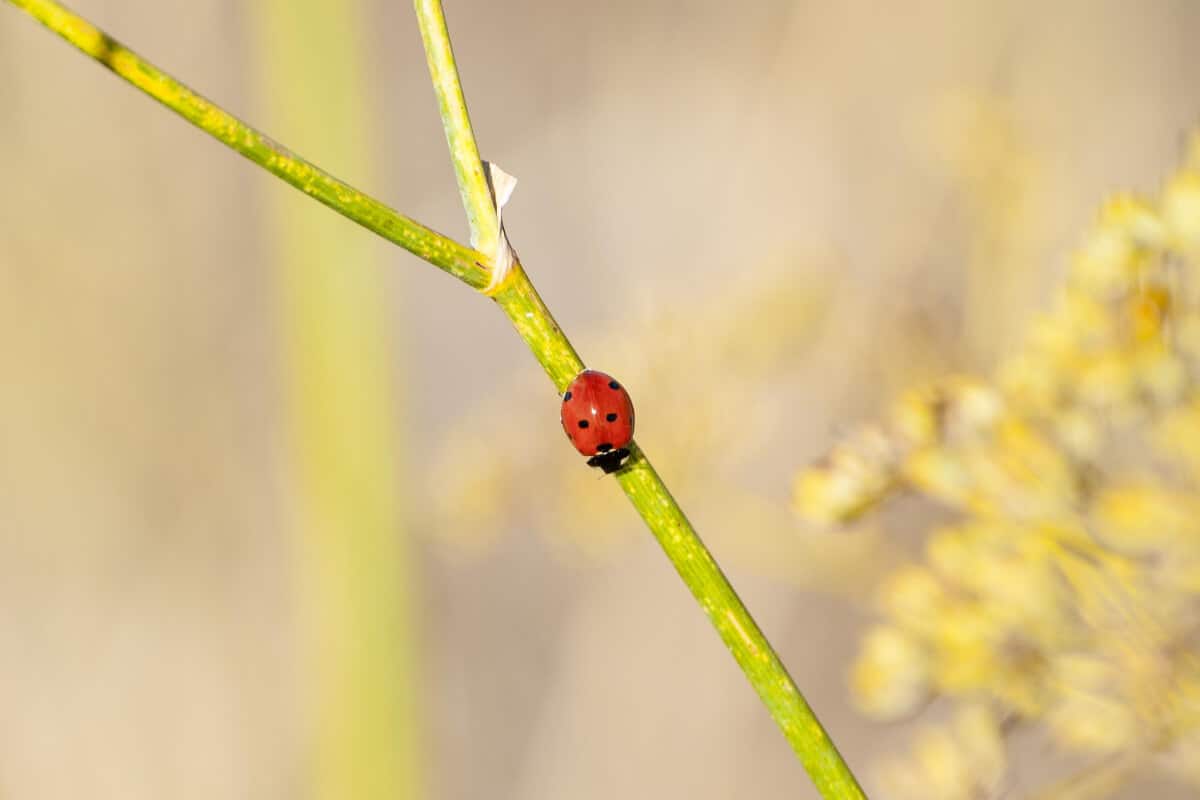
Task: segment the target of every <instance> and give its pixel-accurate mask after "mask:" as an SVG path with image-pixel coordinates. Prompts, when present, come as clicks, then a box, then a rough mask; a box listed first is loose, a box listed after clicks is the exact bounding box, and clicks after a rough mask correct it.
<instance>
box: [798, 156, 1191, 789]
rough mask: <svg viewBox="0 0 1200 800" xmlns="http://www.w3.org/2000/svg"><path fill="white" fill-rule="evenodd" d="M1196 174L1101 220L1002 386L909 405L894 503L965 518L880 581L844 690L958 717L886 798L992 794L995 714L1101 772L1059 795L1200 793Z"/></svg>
mask: <svg viewBox="0 0 1200 800" xmlns="http://www.w3.org/2000/svg"><path fill="white" fill-rule="evenodd" d="M1189 160H1190V164H1189V167H1188V168H1186V169H1185V170H1183V171H1181V172H1180V173H1179V174H1178V175H1176V176H1175V177H1174V178H1173V179H1171V180H1170V181H1169V182H1168V183H1167V186H1166V188H1165V189H1164V192H1163V195H1162V198H1161V200H1160V201H1159V203H1158V204H1155V203H1153V202H1150V201H1147V200H1144V199H1140V198H1135V197H1133V196H1130V195H1121V196H1118V197H1116V198H1114V199H1113V200H1111V201H1109V202H1108V203H1107V204H1105V205H1104V207H1103V208H1102V209H1101V213H1100V216H1099V220H1098V222H1097V224H1096V226H1095V228H1094V229H1093V230H1092V231H1091V232H1090V233H1089V234H1088V235H1087V237H1086V238H1085V239H1084V241H1083V243H1082V245H1081V246H1080V248H1079V250H1078V251H1077V252H1076V254H1075V257H1074V260H1073V262H1072V266H1071V271H1070V275H1069V279H1068V285H1067V287H1066V288H1065V291H1064V293H1063V295H1062V297H1061V298H1060V300H1059V302H1058V303H1057V305H1056V306H1055V308H1054V310H1053V311H1052V312H1051V313H1049V314H1045V315H1042V316H1040V317H1038V318H1037V319H1035V320H1034V321H1033V322H1032V323H1031V325H1030V328H1029V330H1028V332H1027V335H1026V336H1025V338H1024V345H1023V346H1022V347H1021V348H1020V349H1018V350H1017V351H1016V352H1014V353H1012V354H1011V355H1010V356H1009V357H1007V358H1005V359H1003V360H1002V361H1001V363H1000V366H999V367H998V369H997V371H996V376H995V379H994V381H993V382H987V381H981V380H977V379H971V378H962V377H953V378H947V379H945V380H943V381H941V382H939V383H937V384H935V385H933V386H931V387H926V388H922V389H917V390H912V391H909V392H907V393H905V394H904V395H902V396H901V398H900V400H899V401H898V402H897V404H896V407H895V409H894V411H893V413H892V416H891V422H890V427H889V428H885V429H884V431H883V433H881V434H880V438H881V440H883V441H888V442H889V443H891V445H892V448H893V449H892V451H891V453H892V454H894V455H895V464H896V465H897V472H896V474H895V475H894V476H892V477H891V483H890V484H889V488H890V489H891V490H892V491H893V492H897V491H900V490H908V491H912V492H916V493H919V494H922V495H924V496H925V497H927V498H929V499H931V500H934V501H936V502H938V503H940V504H942V505H945V506H949V507H950V508H951V509H953V510H954V512H955V513H956V515H957V519H956V520H955V521H954V522H953V523H951V524H942V525H940V526H939V527H937V528H936V529H935V530H934V531H932V532H931V534H930V535H929V536H928V538H927V540H926V542H925V548H924V563H919V564H910V565H906V566H903V567H900V568H898V569H896V570H895V571H894V572H893V573H892V575H891V576H890V577H889V578H887V579H885V580H884V581H883V582H882V583H881V585H880V591H879V600H880V602H879V609H880V611H881V613H882V614H883V616H884V618H885V619H886V620H887V623H888V624H887V625H886V626H883V627H878V628H873V629H872V630H871V632H870V633H868V634H867V636H866V638H865V639H864V643H863V650H862V654H861V655H860V657H859V660H858V661H857V662H856V663H855V666H854V670H853V673H852V675H853V679H852V685H853V687H854V690H855V698H856V701H857V702H858V703H859V704H860V705H861V706H862V707H864V709H865V710H867V711H869V712H870V713H872V714H873V715H874V716H884V717H893V716H896V715H897V714H902V713H909V712H911V711H912V710H914V709H915V707H916V705H917V703H918V702H919V701H918V700H916V699H915V698H918V697H920V698H921V701H923V700H924V698H925V697H929V696H932V697H937V696H941V697H942V698H944V699H948V700H949V701H950V702H951V703H953V704H955V706H956V708H957V711H956V715H955V717H954V720H953V721H952V722H951V723H950V724H949V725H947V726H944V727H940V728H931V729H926V730H925V731H923V732H922V733H920V734H918V736H917V738H916V743H915V747H914V749H913V752H912V753H911V754H910V755H909V756H908V757H907V758H905V759H902V760H897V759H892V760H890V761H889V762H888V763H887V765H886V766H885V769H884V770H883V773H882V776H883V782H884V785H885V786H886V787H887V788H888V789H889V790H890V791H892V792H894V793H895V796H897V797H902V798H903V797H906V798H947V799H948V800H954V799H957V798H963V800H966V799H967V798H980V797H991V796H994V794H993V793H995V792H998V791H1000V788H999V787H1001V785H1002V783H1003V774H1004V771H1005V765H1006V754H1005V746H1004V740H1005V734H1004V731H1003V729H1002V727H1001V726H1000V725H999V724H998V723H997V721H996V717H995V716H994V715H995V714H997V713H999V714H1002V715H1005V719H1006V720H1010V721H1012V722H1013V724H1021V725H1025V726H1029V725H1039V726H1042V727H1043V728H1044V730H1045V731H1047V732H1048V733H1049V735H1050V737H1051V739H1052V740H1053V742H1054V744H1055V745H1056V746H1057V747H1058V748H1059V749H1060V750H1062V751H1064V752H1067V753H1074V754H1077V755H1078V754H1083V755H1086V756H1090V757H1092V758H1094V759H1097V761H1096V762H1095V764H1096V767H1095V769H1094V770H1093V772H1094V777H1095V778H1096V780H1095V781H1092V782H1090V783H1089V782H1088V781H1087V780H1086V779H1087V778H1088V777H1089V776H1088V775H1087V774H1086V773H1085V774H1083V775H1076V776H1072V777H1071V778H1069V779H1068V781H1067V782H1066V783H1063V784H1059V786H1071V787H1075V789H1077V788H1078V787H1079V786H1081V785H1087V786H1091V787H1092V788H1093V789H1095V790H1096V791H1107V790H1111V789H1113V788H1115V787H1116V786H1118V785H1119V784H1120V782H1121V781H1122V780H1124V779H1125V778H1126V777H1127V776H1128V774H1130V773H1131V772H1132V769H1133V767H1134V766H1136V765H1138V764H1140V763H1142V762H1143V761H1144V760H1146V759H1147V758H1150V757H1152V756H1153V757H1155V758H1157V759H1158V761H1159V762H1161V763H1162V764H1163V765H1164V766H1165V767H1166V768H1167V769H1170V770H1171V771H1172V772H1173V773H1175V774H1176V775H1179V776H1180V777H1181V778H1183V779H1185V780H1188V781H1191V782H1192V783H1194V784H1197V785H1200V767H1197V766H1196V765H1197V763H1200V638H1198V637H1197V632H1200V494H1198V490H1200V386H1198V385H1197V383H1196V377H1197V376H1200V291H1198V290H1197V288H1196V287H1200V273H1198V270H1197V266H1198V265H1197V263H1196V259H1197V258H1200V135H1197V136H1196V137H1193V142H1192V152H1191V153H1190V155H1189ZM889 474H890V473H889ZM879 499H882V497H881V496H879V495H878V494H877V495H876V500H875V502H874V504H872V505H871V506H870V507H874V505H877V504H878V500H879ZM866 508H868V506H866V505H864V506H862V509H863V510H865V509H866ZM801 510H802V511H803V508H801ZM889 670H891V672H890V673H889ZM918 687H919V689H920V691H918ZM1105 765H1111V766H1105ZM1077 779H1078V780H1077ZM1081 781H1082V782H1081ZM1071 790H1072V791H1074V789H1071ZM1051 791H1057V789H1052V790H1051Z"/></svg>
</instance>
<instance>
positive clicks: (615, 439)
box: [561, 369, 633, 473]
mask: <svg viewBox="0 0 1200 800" xmlns="http://www.w3.org/2000/svg"><path fill="white" fill-rule="evenodd" d="M561 418H562V426H563V430H564V431H566V433H567V438H568V439H570V440H571V444H573V445H575V449H576V450H578V451H579V452H580V453H582V454H583V455H585V456H590V458H588V462H587V463H588V466H591V467H600V469H602V470H604V472H605V473H611V472H616V471H617V470H618V469H620V468H621V465H622V463H623V462H624V461H625V459H626V458H628V457H629V448H628V447H627V445H628V444H629V443H630V442H631V441H633V401H632V400H630V399H629V392H627V391H625V388H624V387H623V386H621V384H619V383H617V381H616V380H614V379H613V377H612V376H611V375H605V374H604V373H603V372H597V371H596V370H591V369H588V370H584V371H583V372H581V373H579V374H578V375H577V376H575V380H573V381H571V385H570V386H568V387H567V390H566V391H565V392H563V396H562V411H561Z"/></svg>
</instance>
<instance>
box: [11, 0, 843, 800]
mask: <svg viewBox="0 0 1200 800" xmlns="http://www.w3.org/2000/svg"><path fill="white" fill-rule="evenodd" d="M8 1H9V2H10V3H13V4H14V5H16V6H18V7H19V8H22V9H24V10H25V11H27V12H28V13H29V14H31V15H32V16H33V17H34V18H36V19H37V20H38V21H39V22H41V23H42V24H43V25H45V26H46V27H47V28H49V29H50V30H52V31H54V32H55V33H57V34H59V35H60V36H62V37H63V38H64V39H66V40H67V41H68V42H70V43H71V44H72V45H74V46H75V47H77V48H78V49H80V50H81V51H83V52H84V53H85V54H87V55H89V56H91V57H92V58H94V59H96V60H97V61H99V62H100V63H102V64H104V65H105V66H107V67H108V68H109V69H111V70H112V71H113V72H114V73H116V74H117V75H118V76H120V77H122V78H124V79H125V80H126V81H128V82H130V83H132V84H133V85H134V86H136V87H138V88H139V89H141V90H142V91H144V92H146V93H147V94H148V95H150V96H151V97H153V98H154V99H156V100H158V101H159V102H160V103H162V104H163V105H165V106H167V108H170V109H171V110H173V111H175V112H176V113H178V114H180V115H181V116H183V117H184V118H185V119H187V120H188V121H189V122H191V123H192V124H194V125H196V126H197V127H199V128H200V129H201V130H203V131H205V132H207V133H209V134H210V135H212V136H214V137H215V138H217V139H218V140H220V141H221V142H224V143H225V144H226V145H228V146H229V147H231V148H233V149H234V150H236V151H238V152H239V153H241V154H242V155H244V156H246V157H247V158H249V159H250V160H252V161H254V162H255V163H256V164H259V165H260V166H262V167H263V168H265V169H267V170H268V171H270V172H272V173H273V174H275V175H277V176H279V177H280V178H283V179H284V180H285V181H287V182H288V183H291V184H292V185H293V186H296V187H297V188H299V189H301V190H302V191H304V192H305V193H306V194H308V195H309V196H311V197H315V198H316V199H317V200H319V201H320V202H322V203H324V204H325V205H327V206H329V207H330V208H332V209H333V210H335V211H337V212H338V213H340V214H342V215H344V216H346V217H348V218H349V219H352V220H354V221H355V222H358V223H359V224H360V225H362V226H364V227H366V228H368V229H369V230H372V231H374V232H375V233H378V234H379V235H381V236H383V237H384V238H386V239H388V240H390V241H392V242H395V243H396V244H399V245H400V246H401V247H404V248H405V249H406V250H409V251H410V252H412V253H414V254H415V255H417V256H419V257H420V258H423V259H425V260H426V261H429V262H430V263H432V264H434V265H435V266H438V267H440V268H441V269H444V270H446V271H447V272H449V273H451V274H452V275H455V276H456V277H458V278H459V279H461V280H462V281H464V282H465V283H467V284H468V285H470V286H472V287H474V288H476V289H482V288H484V287H486V286H487V285H488V282H489V280H490V274H489V273H490V270H488V269H487V268H486V267H485V266H483V264H486V263H488V262H489V259H488V257H485V256H483V255H481V254H480V253H478V252H476V251H474V250H471V249H469V248H466V247H463V246H462V245H459V244H456V243H455V242H453V241H451V240H449V239H447V238H445V237H444V236H441V235H440V234H438V233H436V232H434V231H432V230H430V229H428V228H426V227H424V226H422V225H420V224H419V223H417V222H414V221H413V220H411V219H408V218H407V217H404V216H402V215H400V214H398V213H397V212H395V211H393V210H391V209H390V208H388V207H387V206H385V205H383V204H382V203H380V202H378V201H377V200H374V199H373V198H370V197H367V196H366V195H364V194H362V193H361V192H358V191H357V190H355V189H353V188H352V187H350V186H348V185H347V184H345V183H342V182H341V181H339V180H337V179H336V178H333V177H332V176H330V175H329V174H327V173H325V172H323V171H321V170H320V169H318V168H317V167H316V166H314V165H312V164H310V163H308V162H307V161H304V160H303V159H301V158H299V157H297V156H295V155H293V154H292V153H290V152H288V151H287V150H286V149H284V148H283V147H281V146H280V145H278V144H276V143H275V142H273V141H271V140H270V139H268V138H267V137H266V136H264V135H262V134H261V133H259V132H257V131H255V130H254V129H253V128H250V127H249V126H247V125H246V124H244V123H242V122H240V121H239V120H237V119H236V118H234V117H233V116H231V115H230V114H228V113H226V112H225V111H224V110H222V109H221V108H219V107H217V106H215V105H214V104H212V103H210V102H209V101H207V100H205V99H204V98H202V97H200V96H199V95H197V94H195V93H194V92H192V91H191V90H190V89H188V88H187V87H185V86H183V85H182V84H181V83H179V82H177V81H176V80H174V79H173V78H171V77H170V76H168V75H166V74H164V73H162V72H161V71H159V70H158V69H156V68H155V67H153V66H151V65H150V64H149V63H148V62H146V61H145V60H143V59H142V58H140V57H139V56H138V55H137V54H135V53H133V52H131V51H130V50H128V49H126V48H125V47H123V46H121V45H120V44H118V43H117V42H115V41H114V40H113V39H111V38H110V37H109V36H107V35H106V34H104V33H103V32H101V31H100V30H98V29H97V28H95V27H94V26H92V25H91V24H90V23H88V22H87V21H86V20H84V19H82V18H81V17H78V16H76V15H74V14H72V13H71V12H69V11H67V10H66V9H64V8H63V7H62V6H61V5H59V4H58V3H55V2H52V0H8ZM420 8H421V5H420V3H419V2H418V11H420ZM423 22H426V23H434V24H429V25H428V26H427V25H423V26H422V32H423V34H424V35H426V36H432V37H433V38H434V39H445V40H446V42H444V43H441V44H438V43H437V42H435V45H436V46H435V47H433V48H431V50H432V51H433V52H434V53H435V54H440V55H437V64H436V65H434V64H431V69H433V70H435V79H436V76H437V72H436V71H437V70H446V69H449V70H453V69H454V66H453V58H452V57H451V56H450V48H449V44H448V38H449V37H448V35H447V34H446V29H445V19H444V17H443V16H442V15H441V14H440V7H438V8H437V12H436V13H434V14H432V15H430V16H427V17H425V18H423ZM433 58H434V56H431V61H432V60H433ZM447 85H448V86H451V87H452V88H451V94H453V93H454V91H453V87H457V86H458V80H457V77H455V78H454V80H453V83H452V84H447ZM442 91H443V89H442V88H439V101H440V98H441V94H440V93H441V92H442ZM447 96H450V95H447ZM457 98H458V99H457V101H456V102H458V103H461V102H462V97H461V89H457ZM443 121H445V122H446V123H447V124H448V125H454V126H457V127H456V128H455V129H454V130H452V131H448V132H447V137H448V139H449V141H450V142H451V148H452V150H453V148H454V147H455V142H459V143H462V142H470V146H471V147H472V148H473V147H474V137H473V136H471V135H470V133H469V122H467V116H466V109H465V104H463V107H462V109H461V114H458V113H453V110H452V113H450V114H446V115H444V116H443ZM464 124H466V125H467V127H466V128H465V129H464V128H463V127H462V125H464ZM465 152H466V151H461V152H460V153H458V154H456V156H455V159H456V160H455V168H456V171H459V170H461V169H462V168H463V165H464V164H465V165H466V166H467V168H468V169H467V173H462V172H460V175H462V174H468V177H469V178H470V181H469V182H464V181H463V179H462V178H461V177H460V184H462V185H465V186H467V188H465V189H464V192H463V194H464V203H465V204H467V206H468V209H469V210H470V209H471V208H475V210H476V214H475V218H476V219H475V220H474V221H473V225H474V224H477V222H478V219H482V218H486V217H487V215H485V214H483V213H482V211H481V210H480V209H481V208H482V205H481V198H482V197H483V196H484V195H483V193H482V192H481V191H480V189H479V187H478V182H477V180H476V179H475V178H473V177H470V175H469V172H470V170H469V167H470V160H469V159H467V157H466V155H465ZM460 159H463V160H460ZM474 160H475V161H478V153H477V152H476V153H475V155H474ZM480 174H482V170H480ZM472 187H473V188H472ZM487 203H488V211H489V214H490V213H492V212H493V211H494V209H492V208H491V198H490V195H489V196H488V199H487ZM480 240H481V239H480ZM493 298H494V299H495V301H496V303H497V304H498V305H499V306H500V307H501V308H502V309H503V310H504V312H505V313H506V314H507V315H508V316H509V318H510V319H511V320H512V322H513V325H514V326H515V327H516V328H517V331H518V332H519V333H520V335H521V337H522V338H523V339H524V340H525V342H526V343H527V344H528V345H529V348H530V350H532V351H533V354H534V355H535V357H537V359H538V361H539V362H540V363H541V365H542V367H543V369H545V370H546V373H547V374H548V375H549V376H550V378H551V380H552V381H553V382H554V385H555V386H556V387H557V388H558V389H559V391H562V389H564V388H565V387H566V385H567V384H568V383H569V382H570V380H571V379H572V378H574V376H575V375H576V374H578V372H579V370H580V369H582V367H583V364H582V361H581V360H580V358H579V356H578V355H577V354H576V353H575V350H574V349H573V348H572V347H571V344H570V342H569V341H568V340H567V338H566V336H564V335H563V333H562V330H561V329H560V328H559V327H558V325H557V323H555V322H554V319H553V317H552V316H551V315H550V312H549V310H548V309H547V308H546V306H545V304H544V303H542V300H541V298H540V297H539V296H538V294H537V292H536V290H535V289H534V288H533V285H532V283H530V281H529V278H528V277H527V276H526V274H525V272H524V270H523V269H522V268H521V266H520V265H519V264H517V265H515V266H514V268H513V270H512V271H511V272H510V273H509V275H508V277H507V279H506V280H505V281H504V282H503V283H502V284H501V285H500V286H499V287H497V288H496V291H495V292H494V293H493ZM631 449H632V450H633V454H632V455H631V457H630V459H629V462H628V464H627V466H626V467H625V468H623V469H622V470H621V471H619V472H618V473H617V476H616V477H617V480H618V482H619V483H620V484H621V488H622V489H623V490H624V491H625V494H626V495H627V496H628V497H629V499H630V502H631V503H633V505H634V507H635V508H636V509H637V511H638V513H639V514H640V515H641V516H642V518H643V519H644V520H645V521H646V524H647V526H648V527H649V528H650V529H651V531H652V532H653V533H654V535H655V537H656V538H657V539H658V541H659V542H660V544H661V545H662V547H663V549H664V551H665V552H666V554H667V556H668V558H670V560H671V562H672V563H673V564H674V565H675V569H676V570H677V571H678V572H679V574H680V576H681V577H682V578H683V580H684V582H685V583H686V584H687V586H688V588H689V589H690V590H691V592H692V594H693V595H694V596H695V597H696V599H697V600H698V601H699V603H700V605H701V606H702V607H703V608H704V611H705V613H707V614H708V617H709V619H710V620H711V621H712V623H713V625H714V627H716V629H717V631H718V633H719V634H720V635H721V638H722V639H723V640H724V642H725V644H726V646H727V647H728V648H729V650H730V651H731V652H732V653H733V656H734V658H735V659H736V660H737V662H738V664H739V665H740V666H741V667H742V670H743V671H744V672H745V674H746V677H747V678H748V679H749V681H750V683H751V684H752V685H753V686H754V688H755V690H756V691H757V692H758V694H759V696H760V697H761V698H762V700H763V702H764V703H765V704H766V706H767V709H768V710H769V711H770V713H771V715H772V717H774V719H775V721H776V723H777V724H778V725H779V727H780V728H781V729H782V730H783V733H784V735H785V736H786V737H787V739H788V741H789V742H790V743H791V745H792V748H793V749H794V750H795V751H796V753H797V755H798V756H799V757H800V760H801V762H802V763H803V764H804V766H805V769H807V770H808V773H809V775H810V776H811V777H812V780H813V782H814V784H815V785H816V786H817V789H818V790H819V791H820V792H821V794H822V795H823V796H824V797H826V798H838V800H841V799H842V798H846V799H848V800H854V799H855V798H861V797H864V795H863V792H862V790H861V789H860V788H859V786H858V783H857V782H856V781H855V779H854V776H853V774H852V773H851V772H850V769H849V767H847V765H846V763H845V762H844V761H843V760H842V757H841V755H840V754H839V753H838V751H837V748H836V747H835V746H834V744H833V742H832V741H831V740H830V738H829V736H828V735H827V734H826V733H825V730H824V728H822V727H821V723H820V722H819V721H818V720H817V718H816V716H815V715H814V714H813V712H812V709H811V708H810V707H809V705H808V703H807V702H805V700H804V698H803V696H802V695H801V694H800V691H799V690H798V689H797V688H796V685H795V683H794V682H793V681H792V678H791V676H790V675H788V672H787V669H786V668H785V667H784V666H783V664H782V663H781V662H780V660H779V657H778V656H777V655H776V654H775V651H774V650H773V649H772V648H771V645H770V643H769V642H768V641H767V639H766V637H765V636H764V635H763V633H762V631H761V630H759V628H758V626H757V625H756V624H755V623H754V620H753V618H752V617H751V616H750V612H749V611H747V610H746V607H745V606H744V605H743V604H742V602H741V600H740V599H739V598H738V596H737V593H736V592H734V590H733V587H732V586H730V584H729V581H728V580H727V579H726V578H725V576H724V575H723V574H722V573H721V570H720V568H719V567H718V566H717V564H716V562H715V561H714V560H713V558H712V555H711V554H710V553H709V552H708V549H707V548H706V547H705V546H704V544H703V542H701V540H700V538H699V536H697V534H696V531H695V530H694V529H693V528H692V526H691V523H689V522H688V520H687V518H686V517H685V516H684V514H683V511H682V510H681V509H680V508H679V506H678V504H677V503H676V502H675V500H674V498H673V497H671V494H670V492H668V491H667V488H666V486H664V485H663V483H662V480H661V479H660V478H659V477H658V474H657V473H656V472H655V471H654V468H653V467H652V466H651V465H650V462H649V461H648V460H647V459H646V457H645V455H644V454H643V453H642V451H641V450H640V449H639V448H638V447H637V445H636V444H635V445H633V446H632V448H631Z"/></svg>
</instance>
